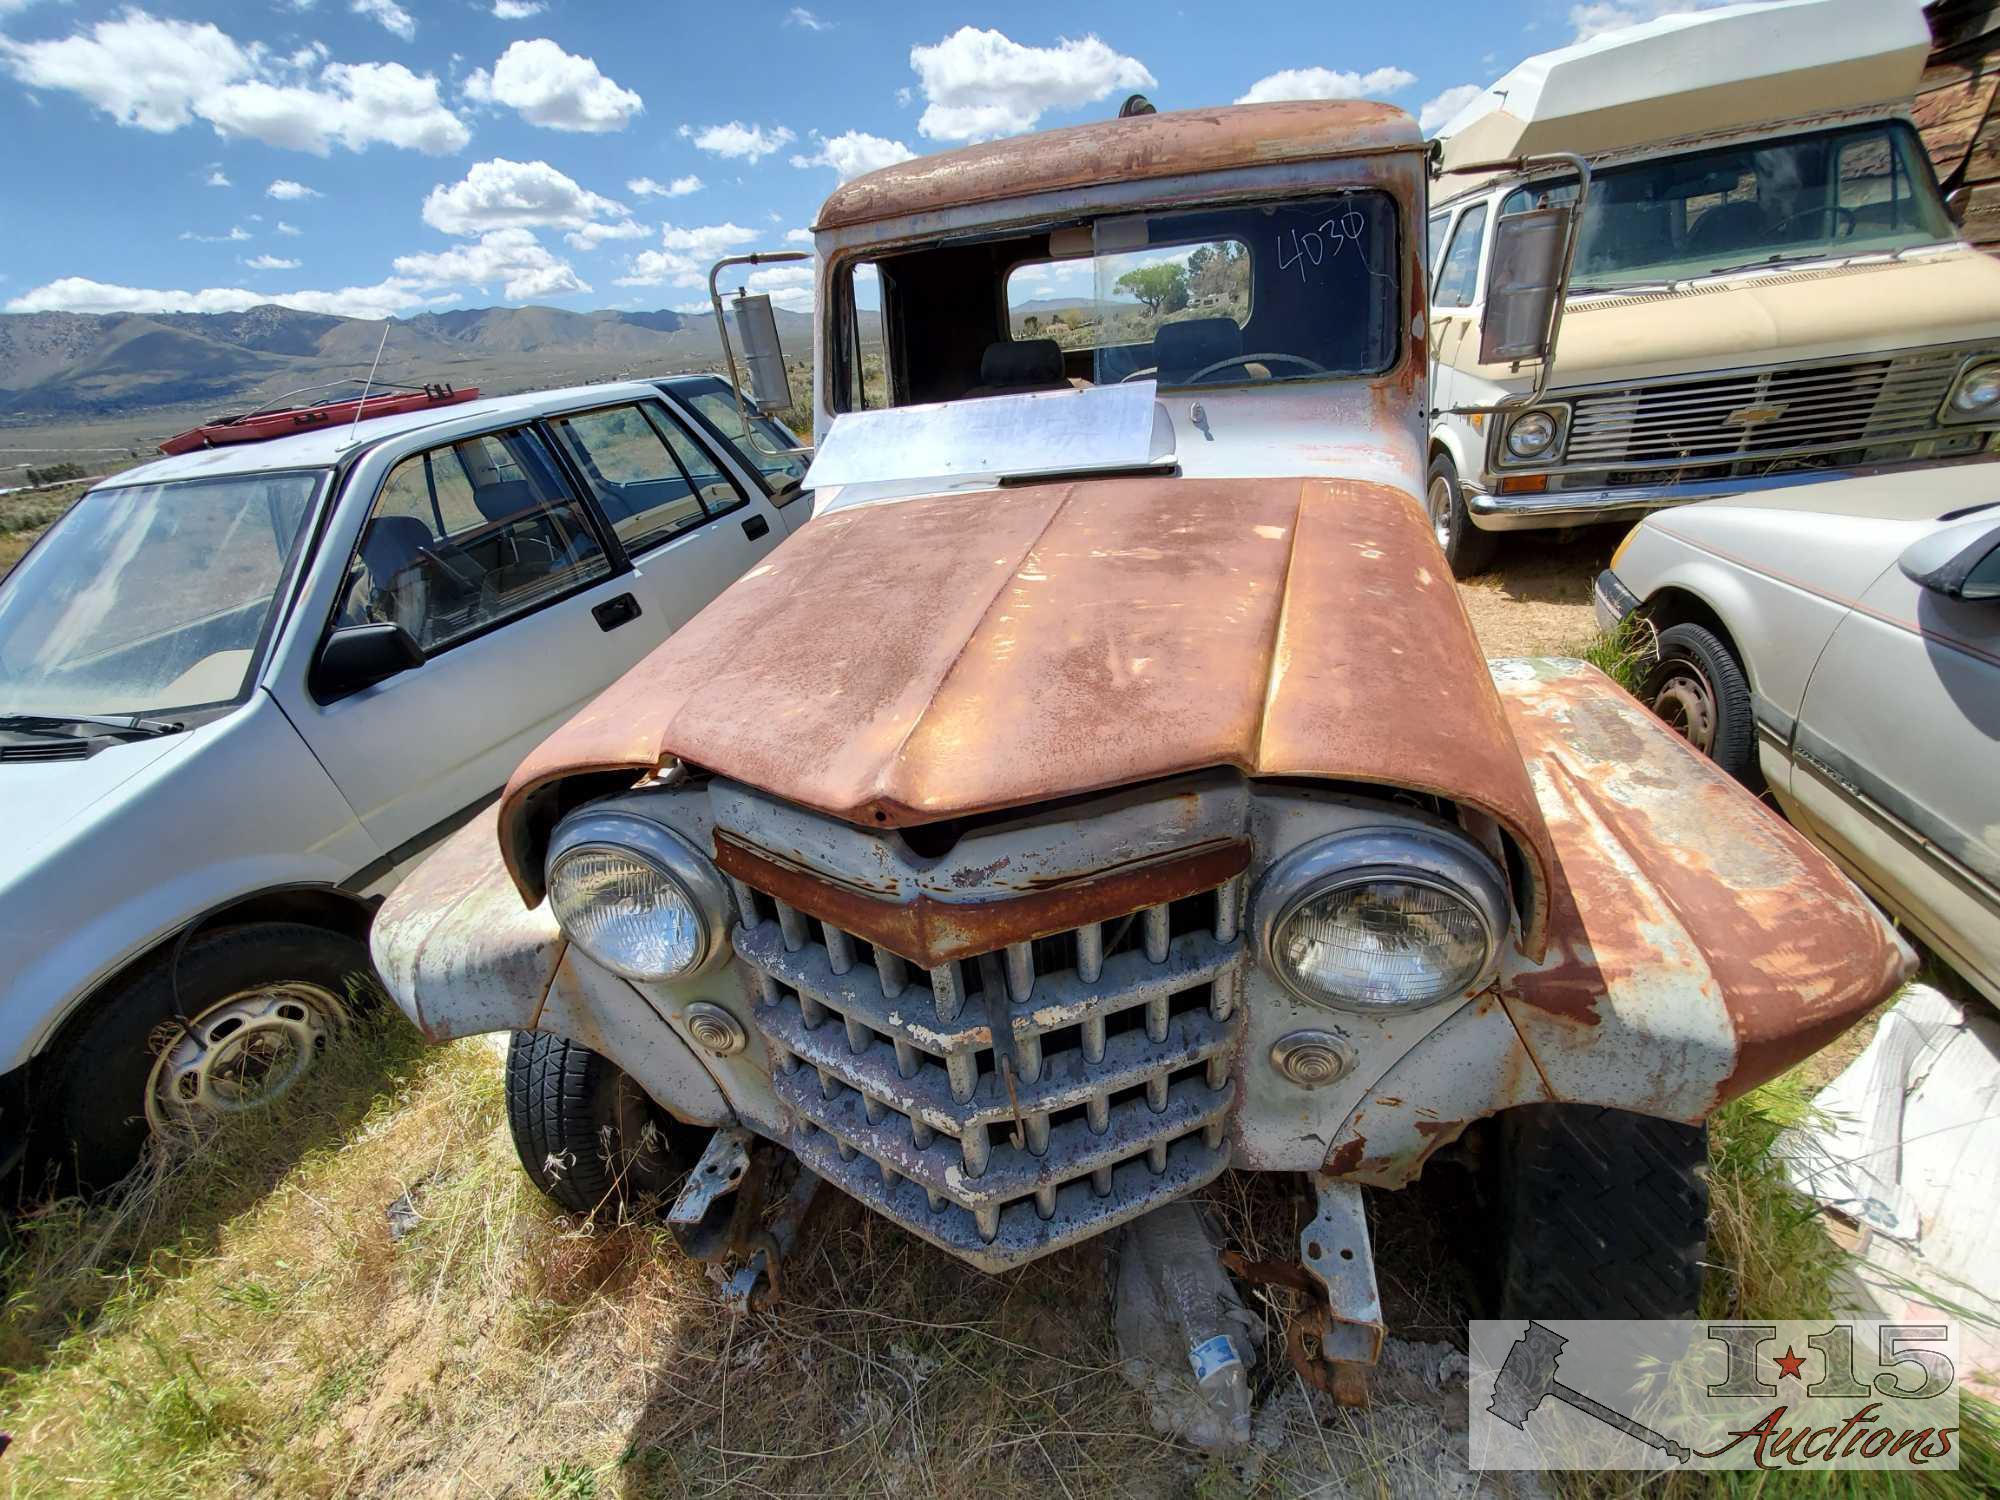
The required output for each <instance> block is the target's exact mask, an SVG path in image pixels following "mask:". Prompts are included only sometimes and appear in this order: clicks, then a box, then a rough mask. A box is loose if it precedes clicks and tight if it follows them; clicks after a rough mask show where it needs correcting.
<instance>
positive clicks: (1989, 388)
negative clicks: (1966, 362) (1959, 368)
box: [1944, 364, 2000, 422]
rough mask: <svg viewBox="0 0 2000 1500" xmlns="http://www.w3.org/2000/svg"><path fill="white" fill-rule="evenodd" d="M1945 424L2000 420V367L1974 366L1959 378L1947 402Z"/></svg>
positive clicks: (1994, 365)
mask: <svg viewBox="0 0 2000 1500" xmlns="http://www.w3.org/2000/svg"><path fill="white" fill-rule="evenodd" d="M1944 414H1945V420H1946V421H1950V422H1977V421H1978V420H1979V419H1980V418H1982V417H1993V416H2000V364H1984V365H1974V366H1973V367H1972V368H1971V369H1969V370H1967V371H1966V372H1965V373H1964V374H1963V375H1961V376H1959V377H1958V382H1957V384H1955V385H1953V386H1952V388H1951V399H1950V400H1948V401H1946V402H1945V412H1944Z"/></svg>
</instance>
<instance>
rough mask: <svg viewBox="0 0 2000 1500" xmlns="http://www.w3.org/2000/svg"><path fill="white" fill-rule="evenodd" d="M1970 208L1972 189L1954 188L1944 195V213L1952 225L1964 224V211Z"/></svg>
mask: <svg viewBox="0 0 2000 1500" xmlns="http://www.w3.org/2000/svg"><path fill="white" fill-rule="evenodd" d="M1971 206H1972V189H1971V188H1969V187H1955V188H1953V189H1952V190H1951V191H1950V192H1948V193H1946V194H1945V195H1944V211H1945V212H1946V213H1947V214H1949V215H1950V216H1951V222H1952V223H1954V224H1960V225H1962V224H1964V223H1965V211H1966V210H1967V209H1968V208H1970V207H1971Z"/></svg>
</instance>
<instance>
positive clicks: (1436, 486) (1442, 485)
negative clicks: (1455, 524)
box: [1427, 474, 1452, 548]
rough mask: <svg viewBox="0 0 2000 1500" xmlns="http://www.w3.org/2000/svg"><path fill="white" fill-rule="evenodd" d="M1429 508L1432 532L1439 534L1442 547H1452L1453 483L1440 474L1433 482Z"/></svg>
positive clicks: (1439, 542)
mask: <svg viewBox="0 0 2000 1500" xmlns="http://www.w3.org/2000/svg"><path fill="white" fill-rule="evenodd" d="M1428 498H1429V504H1428V506H1427V508H1428V509H1429V511H1430V513H1431V530H1432V531H1434V532H1436V533H1437V542H1438V545H1439V546H1440V547H1445V548H1449V547H1450V546H1451V532H1452V514H1451V481H1450V480H1448V479H1446V478H1445V477H1444V475H1442V474H1440V475H1438V476H1437V477H1436V478H1434V479H1432V480H1431V488H1430V494H1429V497H1428Z"/></svg>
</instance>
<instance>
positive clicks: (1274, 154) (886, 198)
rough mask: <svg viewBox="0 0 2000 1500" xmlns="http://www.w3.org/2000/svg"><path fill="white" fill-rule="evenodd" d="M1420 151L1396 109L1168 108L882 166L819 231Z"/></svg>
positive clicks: (842, 196)
mask: <svg viewBox="0 0 2000 1500" xmlns="http://www.w3.org/2000/svg"><path fill="white" fill-rule="evenodd" d="M1422 145H1423V138H1422V133H1421V132H1420V131H1419V130H1418V129H1417V127H1416V122H1415V121H1414V120H1412V119H1411V118H1410V117H1409V116H1408V115H1407V114H1405V113H1404V112H1403V111H1402V110H1400V109H1397V108H1396V107H1395V106H1394V105H1393V104H1375V103H1370V102H1367V101H1363V100H1296V101H1288V102H1285V103H1280V104H1249V105H1237V106H1234V107H1232V108H1226V109H1188V110H1173V111H1169V112H1167V113H1164V114H1155V115H1141V116H1138V117H1136V118H1133V119H1129V120H1100V121H1096V122H1093V123H1091V124H1088V125H1070V126H1066V127H1064V128H1062V129H1059V130H1043V131H1038V132H1036V133H1035V134H1033V135H1021V136H1010V137H1008V138H1007V139H1005V140H998V141H988V142H986V143H984V144H982V145H978V146H966V147H963V148H962V149H960V150H957V151H942V152H939V153H938V154H937V155H935V156H921V157H918V158H917V159H916V160H914V161H908V162H902V163H899V164H897V165H895V166H891V167H882V168H880V169H878V170H876V171H873V172H870V173H868V174H867V175H866V176H864V177H857V178H855V179H854V181H852V182H849V183H846V184H844V185H843V186H841V187H839V188H836V189H835V190H834V192H833V193H832V195H831V196H829V197H828V198H827V200H826V202H825V203H824V204H822V205H821V207H820V211H819V217H818V219H817V220H816V221H815V223H814V225H813V227H814V228H815V229H841V228H845V227H847V226H849V225H853V224H866V223H873V222H875V221H877V220H880V219H893V218H900V217H902V216H904V215H905V214H921V213H935V212H937V211H938V210H940V209H947V208H960V207H964V206H965V205H967V204H973V203H991V202H994V201H995V200H997V199H1002V198H1018V197H1021V196H1023V195H1024V194H1029V193H1046V192H1061V191H1064V190H1068V189H1073V188H1080V187H1088V186H1090V185H1092V184H1096V183H1111V182H1135V181H1144V180H1149V179H1152V178H1156V177H1178V176H1180V175H1181V174H1183V173H1188V172H1221V171H1228V170H1229V169H1231V168H1233V167H1261V166H1273V165H1280V164H1283V163H1285V162H1296V161H1314V160H1320V159H1324V158H1328V157H1335V158H1349V157H1356V156H1369V155H1374V154H1377V153H1380V152H1385V151H1415V150H1417V149H1419V148H1420V147H1421V146H1422Z"/></svg>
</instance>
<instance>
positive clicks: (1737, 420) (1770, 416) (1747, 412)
mask: <svg viewBox="0 0 2000 1500" xmlns="http://www.w3.org/2000/svg"><path fill="white" fill-rule="evenodd" d="M1784 414H1785V403H1784V402H1782V401H1779V402H1776V403H1774V404H1773V405H1770V406H1743V407H1738V408H1737V409H1736V410H1735V411H1733V412H1731V413H1730V414H1729V415H1728V416H1726V417H1724V418H1723V419H1722V420H1723V421H1724V422H1727V423H1728V424H1729V425H1730V426H1731V427H1762V426H1763V425H1764V424H1765V423H1766V422H1775V421H1777V420H1778V418H1780V417H1782V416H1783V415H1784Z"/></svg>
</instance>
